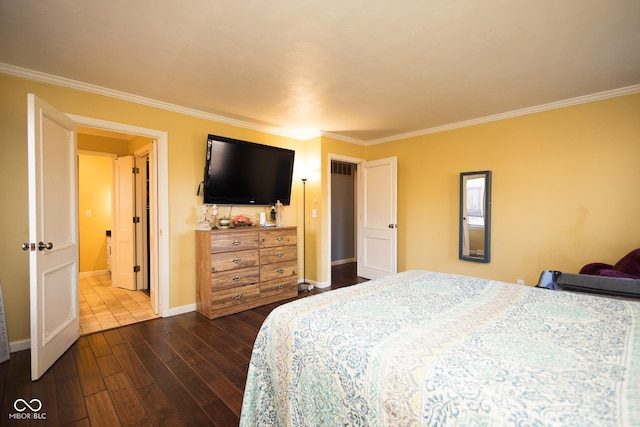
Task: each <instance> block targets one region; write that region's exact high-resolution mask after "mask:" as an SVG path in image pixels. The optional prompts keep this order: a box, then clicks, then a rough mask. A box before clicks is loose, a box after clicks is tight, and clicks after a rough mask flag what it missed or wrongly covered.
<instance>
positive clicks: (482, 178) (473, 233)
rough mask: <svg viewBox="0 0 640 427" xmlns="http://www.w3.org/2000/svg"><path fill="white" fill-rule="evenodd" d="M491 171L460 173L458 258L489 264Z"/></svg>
mask: <svg viewBox="0 0 640 427" xmlns="http://www.w3.org/2000/svg"><path fill="white" fill-rule="evenodd" d="M490 230H491V171H478V172H462V173H461V174H460V246H459V255H458V257H459V258H460V259H464V260H468V261H476V262H489V255H490V242H491V233H490Z"/></svg>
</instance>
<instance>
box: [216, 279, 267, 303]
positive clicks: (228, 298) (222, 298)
mask: <svg viewBox="0 0 640 427" xmlns="http://www.w3.org/2000/svg"><path fill="white" fill-rule="evenodd" d="M258 298H260V285H259V284H258V283H253V284H249V285H244V286H236V287H234V288H229V289H225V290H221V291H215V292H212V293H211V309H212V310H219V309H221V308H225V307H231V306H234V305H237V304H242V303H245V302H249V301H253V300H256V299H258Z"/></svg>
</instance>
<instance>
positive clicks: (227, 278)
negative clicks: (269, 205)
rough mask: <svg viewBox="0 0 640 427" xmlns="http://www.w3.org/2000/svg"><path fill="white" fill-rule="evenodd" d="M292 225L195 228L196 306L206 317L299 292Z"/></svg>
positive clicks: (233, 311)
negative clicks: (206, 229) (215, 228)
mask: <svg viewBox="0 0 640 427" xmlns="http://www.w3.org/2000/svg"><path fill="white" fill-rule="evenodd" d="M296 243H297V230H296V227H275V228H259V227H246V228H232V229H226V230H211V231H200V230H198V231H196V292H197V294H196V310H197V311H198V313H200V314H202V315H203V316H206V317H208V318H209V319H215V318H216V317H221V316H226V315H228V314H233V313H237V312H239V311H243V310H248V309H250V308H254V307H258V306H260V305H265V304H270V303H272V302H276V301H280V300H283V299H288V298H292V297H295V296H296V295H297V294H298V249H297V245H296Z"/></svg>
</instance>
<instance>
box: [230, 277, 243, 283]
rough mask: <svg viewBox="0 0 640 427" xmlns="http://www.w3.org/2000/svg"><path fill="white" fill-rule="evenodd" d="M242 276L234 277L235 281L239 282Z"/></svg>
mask: <svg viewBox="0 0 640 427" xmlns="http://www.w3.org/2000/svg"><path fill="white" fill-rule="evenodd" d="M241 278H242V277H240V276H236V277H234V278H233V279H232V280H233V281H234V282H239V281H240V279H241Z"/></svg>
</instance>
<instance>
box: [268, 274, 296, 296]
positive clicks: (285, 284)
mask: <svg viewBox="0 0 640 427" xmlns="http://www.w3.org/2000/svg"><path fill="white" fill-rule="evenodd" d="M279 294H290V295H291V296H292V297H293V296H295V295H297V294H298V279H297V278H296V277H287V278H284V279H273V280H267V281H264V282H260V297H261V298H263V297H269V296H272V295H279Z"/></svg>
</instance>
